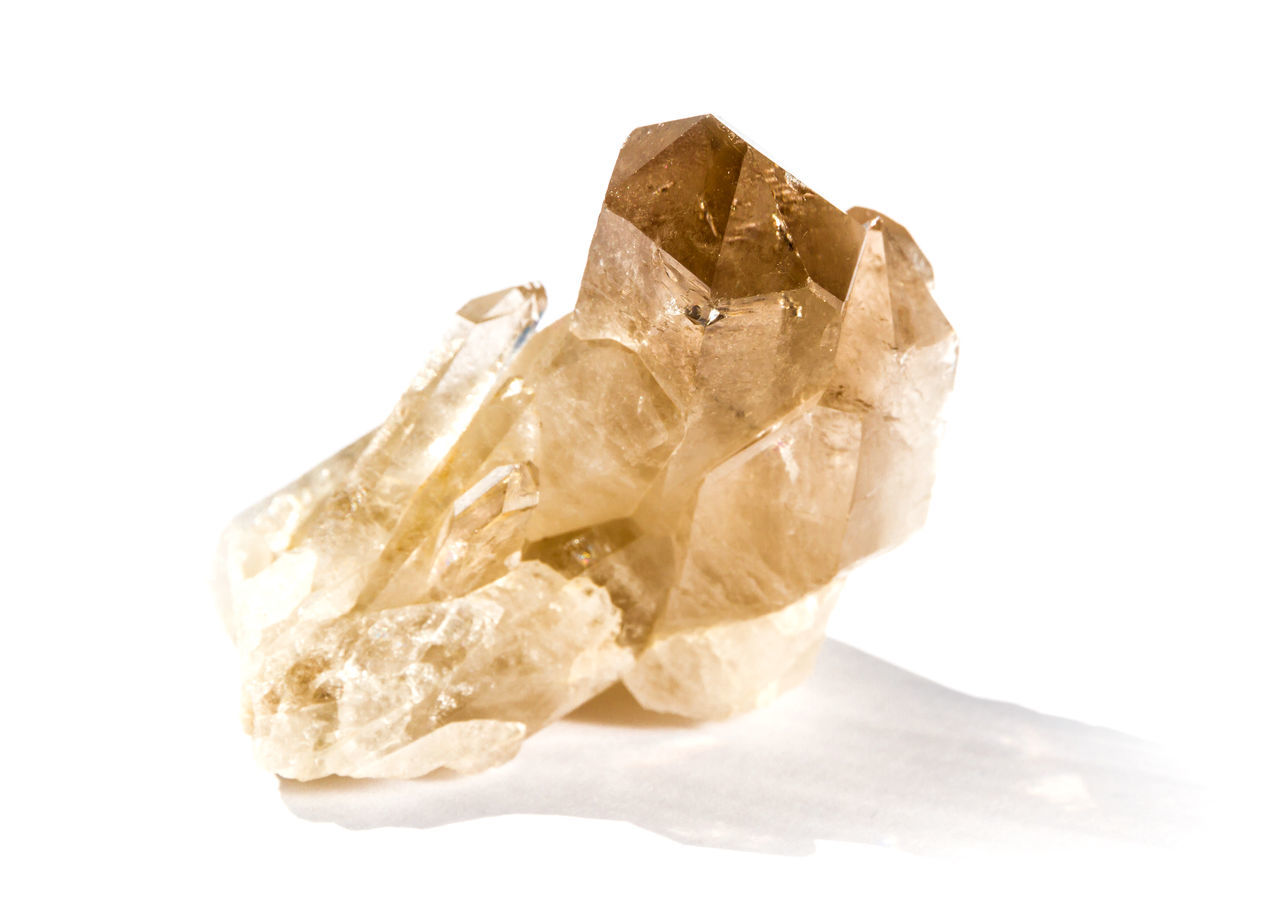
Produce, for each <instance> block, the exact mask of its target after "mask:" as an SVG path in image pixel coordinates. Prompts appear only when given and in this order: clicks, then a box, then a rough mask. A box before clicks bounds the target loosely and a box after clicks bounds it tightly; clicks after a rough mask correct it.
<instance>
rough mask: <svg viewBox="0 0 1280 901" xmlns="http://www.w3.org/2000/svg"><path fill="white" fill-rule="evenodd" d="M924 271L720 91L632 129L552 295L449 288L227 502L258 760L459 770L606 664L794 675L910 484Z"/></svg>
mask: <svg viewBox="0 0 1280 901" xmlns="http://www.w3.org/2000/svg"><path fill="white" fill-rule="evenodd" d="M931 282H932V271H931V269H930V267H929V264H928V262H927V261H926V260H925V258H924V255H923V254H922V253H921V252H920V250H919V248H917V247H916V245H915V243H914V242H913V241H912V239H911V237H910V235H909V234H908V233H907V232H906V230H905V229H903V228H902V227H901V226H899V225H898V224H897V223H895V222H893V221H892V220H889V219H887V218H885V217H884V216H881V215H880V214H878V213H875V212H873V211H871V210H866V209H861V208H854V209H851V210H849V211H847V212H843V211H841V210H839V209H838V208H836V207H834V206H832V205H831V204H830V203H828V202H827V201H825V200H823V199H822V198H821V197H819V196H818V195H817V194H815V193H813V192H812V191H810V190H809V189H808V188H807V187H805V186H804V185H803V184H801V183H800V182H799V181H797V180H796V179H795V178H794V177H793V176H791V175H790V174H789V173H787V172H785V171H783V170H782V169H780V168H779V167H778V166H777V165H775V164H774V163H773V162H771V161H770V160H768V159H767V158H765V157H764V156H762V155H761V154H760V153H759V152H757V151H756V150H755V149H753V148H752V147H750V146H749V145H747V144H746V143H745V142H743V141H742V140H741V139H740V138H739V137H738V136H737V135H735V134H734V133H733V132H731V131H729V130H728V129H727V128H726V127H725V126H724V125H722V124H721V123H720V122H719V121H718V120H716V119H714V118H712V117H710V116H704V117H699V118H695V119H685V120H680V121H676V122H667V123H663V124H659V125H654V126H650V127H647V128H641V129H637V130H636V131H635V132H633V133H632V135H631V136H630V138H628V140H627V143H626V145H625V146H624V147H623V149H622V151H621V153H620V154H619V156H618V161H617V164H616V166H615V168H614V172H613V176H612V178H611V180H610V182H609V188H608V191H607V193H606V195H605V201H604V205H603V209H602V210H601V213H600V219H599V222H598V225H597V227H596V233H595V237H594V239H593V241H592V244H591V248H590V252H589V256H588V260H587V266H586V271H585V273H584V275H583V279H582V287H581V291H580V294H579V297H578V303H577V306H576V307H575V309H574V312H573V313H572V314H571V315H570V316H568V317H566V318H564V319H561V320H559V321H557V322H555V323H554V324H552V325H551V326H549V327H547V328H545V329H543V330H541V331H538V332H534V331H533V330H534V327H535V325H536V323H537V321H538V318H539V317H540V315H541V313H542V311H543V309H544V308H545V298H544V296H543V294H542V291H541V289H540V288H537V287H535V286H526V287H519V288H513V289H510V290H508V291H503V292H499V293H497V294H493V295H490V296H487V297H483V298H479V299H477V300H474V301H472V302H471V303H469V304H467V305H466V306H465V307H463V309H462V310H460V311H459V313H458V315H457V317H456V320H455V323H454V326H453V327H452V329H450V330H449V332H448V333H447V334H446V335H445V336H444V338H443V340H442V342H441V344H440V346H439V348H438V349H437V350H436V351H435V353H434V354H433V356H432V357H431V358H430V359H429V360H428V362H427V364H426V365H425V366H424V368H423V370H422V372H421V373H420V374H419V376H418V377H417V378H416V379H415V380H414V383H413V384H412V385H411V386H410V388H409V390H408V391H407V392H406V393H405V394H404V396H403V397H402V398H401V399H400V401H399V403H398V404H397V405H396V407H395V409H394V410H393V411H392V413H391V415H390V416H389V417H388V419H387V420H386V422H385V423H383V425H382V426H380V427H379V428H378V429H376V430H375V431H374V432H372V433H370V434H369V435H367V436H365V437H364V438H361V439H359V440H358V441H356V442H355V443H353V444H352V445H350V446H349V447H347V448H345V449H343V450H342V451H340V452H339V453H337V454H336V455H334V456H333V457H331V458H330V459H329V460H326V461H325V462H324V463H322V464H320V465H319V466H317V467H316V468H315V469H313V470H312V471H310V472H309V473H307V474H306V475H304V476H303V477H302V478H300V479H299V480H298V481H297V482H295V483H293V484H292V485H289V486H287V487H286V488H284V489H282V490H281V491H280V492H278V493H277V494H275V495H274V496H272V497H270V498H268V499H266V500H264V501H263V502H262V503H260V504H259V505H257V506H256V507H254V508H251V509H250V510H248V511H246V512H245V513H244V514H242V515H241V516H240V517H239V518H237V519H236V521H235V522H233V523H232V524H231V526H230V527H229V528H228V529H227V531H226V533H225V535H224V537H223V541H222V547H221V552H220V555H219V567H218V576H217V577H218V582H219V589H220V597H221V603H222V604H223V611H224V614H225V616H226V619H227V622H228V626H229V628H230V630H231V632H232V635H233V637H234V639H235V641H236V644H237V646H238V648H239V650H240V655H241V660H242V666H243V675H244V683H243V697H244V713H245V726H246V729H247V731H248V732H249V734H250V735H251V736H252V738H253V742H254V748H255V753H256V755H257V757H258V759H259V760H260V761H261V762H262V764H263V765H264V766H266V767H267V768H269V769H271V770H272V771H274V772H277V773H279V774H281V775H284V776H288V777H292V778H297V779H313V778H318V777H322V776H326V775H330V774H341V775H349V776H390V777H398V778H411V777H414V776H419V775H423V774H425V773H428V772H431V771H432V770H434V769H437V768H439V767H448V768H451V769H454V770H458V771H469V770H476V769H481V768H484V767H487V766H491V765H493V764H496V763H500V762H502V761H504V760H506V759H508V758H509V757H510V756H511V755H513V754H514V753H515V752H516V750H517V749H518V748H519V745H520V743H521V741H522V740H523V739H524V737H525V736H527V735H528V734H529V733H530V732H532V731H534V730H536V729H538V728H540V727H542V726H544V725H546V724H547V723H548V722H550V721H552V720H554V719H556V718H557V717H560V716H562V715H564V714H565V713H567V712H569V711H570V710H572V709H573V708H574V707H576V706H578V705H579V704H581V703H582V702H584V701H586V700H587V699H589V698H590V697H592V696H593V695H595V694H597V693H599V692H601V691H603V690H604V689H606V688H608V687H609V686H610V685H612V684H614V683H615V682H617V681H618V680H621V681H622V682H623V683H624V684H625V685H626V687H627V689H628V690H629V691H630V692H631V693H632V694H633V695H634V696H635V698H636V699H637V700H638V701H639V702H640V703H641V704H643V705H644V706H645V707H648V708H650V709H653V710H659V711H665V712H670V713H676V714H680V715H683V716H688V717H697V718H711V717H724V716H730V715H733V714H736V713H740V712H743V711H746V710H750V709H752V708H754V707H757V706H759V705H761V704H763V703H767V702H768V701H769V700H771V699H772V698H773V697H775V696H776V695H777V694H778V693H779V692H781V691H784V690H786V689H787V688H789V687H791V686H793V685H795V684H796V683H798V682H799V681H801V680H802V679H803V678H804V677H805V676H806V675H807V673H808V671H809V669H810V667H811V665H812V662H813V658H814V655H815V654H816V652H817V649H818V646H819V644H820V643H821V640H822V636H823V631H824V628H825V624H826V619H827V616H828V614H829V612H830V609H831V605H832V603H833V602H834V600H835V597H836V595H837V594H838V592H839V589H840V586H841V584H842V582H843V577H844V574H845V572H846V571H847V570H848V568H849V567H850V566H851V565H852V564H854V563H855V562H857V561H858V560H859V559H861V558H863V557H865V556H867V555H868V554H870V553H873V552H875V551H878V550H880V549H883V548H885V547H888V546H890V545H893V544H895V543H897V542H898V541H900V540H902V539H903V538H904V537H906V535H907V534H909V533H910V532H911V531H912V530H914V529H915V528H917V527H918V526H919V525H920V524H921V522H922V521H923V519H924V516H925V512H926V509H927V507H928V500H929V492H930V488H931V485H932V481H933V456H934V451H935V448H936V445H937V438H938V427H939V417H940V411H941V406H942V403H943V401H944V399H945V397H946V395H947V394H948V392H949V391H950V388H951V384H952V380H953V375H954V369H955V359H956V341H955V335H954V333H953V332H952V330H951V327H950V326H949V325H948V323H947V321H946V319H945V318H944V317H943V315H942V313H941V312H940V311H939V310H938V308H937V306H936V305H935V304H934V302H933V299H932V297H931V296H930V293H929V286H930V284H931Z"/></svg>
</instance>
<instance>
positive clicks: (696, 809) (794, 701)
mask: <svg viewBox="0 0 1280 901" xmlns="http://www.w3.org/2000/svg"><path fill="white" fill-rule="evenodd" d="M280 794H281V797H282V798H283V800H284V803H285V804H286V805H287V806H288V808H289V809H290V810H291V811H292V812H293V813H294V814H295V815H297V816H299V817H302V818H304V819H307V820H315V821H324V822H334V823H338V824H339V825H342V826H345V827H347V828H351V829H367V828H374V827H380V826H399V827H413V828H431V827H434V826H441V825H445V824H448V823H455V822H460V821H464V820H473V819H478V818H481V817H490V816H503V815H508V814H547V815H559V816H574V817H585V818H592V819H607V820H622V821H628V822H631V823H634V824H636V825H638V826H641V827H643V828H645V829H649V830H651V831H653V832H657V833H659V834H661V835H665V836H668V837H669V838H672V839H675V840H677V841H680V842H684V843H688V844H697V845H709V846H715V847H721V848H731V849H739V850H753V851H765V852H773V853H783V854H803V853H807V852H810V851H812V850H813V848H814V842H815V841H816V840H819V839H821V840H828V841H829V840H837V841H846V842H860V843H870V844H876V845H887V846H892V847H897V848H901V849H904V850H907V851H911V852H916V853H926V854H939V853H948V852H953V851H963V850H968V849H990V850H1010V851H1016V850H1062V849H1070V848H1105V847H1114V846H1116V845H1127V844H1142V845H1148V846H1163V847H1174V846H1180V845H1182V844H1184V843H1187V842H1190V841H1194V840H1195V838H1196V836H1197V835H1198V833H1199V831H1200V829H1201V825H1202V817H1203V814H1202V809H1203V807H1204V804H1205V793H1204V791H1203V790H1202V789H1200V788H1198V787H1196V786H1194V785H1192V784H1190V783H1189V782H1187V781H1186V780H1185V779H1184V778H1182V777H1181V776H1180V775H1179V773H1178V771H1177V769H1176V767H1175V766H1174V765H1173V764H1172V762H1171V761H1170V760H1169V759H1168V758H1167V757H1166V756H1165V755H1164V754H1163V753H1162V752H1161V750H1160V749H1159V748H1158V747H1157V746H1155V745H1152V744H1149V743H1147V742H1144V741H1141V740H1138V739H1135V738H1132V737H1130V736H1127V735H1123V734H1121V733H1118V732H1113V731H1110V730H1107V729H1100V728H1096V727H1092V726H1087V725H1084V724H1081V723H1076V722H1072V721H1069V720H1063V719H1058V718H1056V717H1051V716H1044V715H1042V714H1038V713H1035V712H1033V711H1030V710H1026V709H1024V708H1021V707H1017V706H1014V705H1011V704H1005V703H1001V702H996V701H987V700H982V699H978V698H973V697H969V696H968V695H964V694H960V693H959V692H955V691H952V690H950V689H947V688H944V687H942V686H940V685H937V684H935V683H933V682H930V681H928V680H926V679H923V678H921V677H919V676H915V675H913V674H911V673H909V672H906V671H905V670H902V669H899V668H898V667H895V666H892V665H890V664H888V663H885V662H883V661H881V660H878V659H876V658H874V657H871V656H870V655H867V654H864V653H862V652H861V651H858V650H856V649H854V648H852V647H849V646H848V645H844V644H841V643H839V642H836V641H831V640H828V641H827V643H826V645H825V646H824V647H823V650H822V653H821V655H820V657H819V660H818V664H817V667H816V669H815V671H814V674H813V676H812V677H811V678H810V679H809V680H808V682H806V683H805V684H804V685H803V686H802V687H801V688H799V689H796V690H795V691H793V692H790V693H789V694H787V695H784V696H783V697H781V698H780V699H778V700H777V701H776V702H774V703H773V704H772V705H770V706H769V707H767V708H765V709H763V710H760V711H758V712H756V713H752V714H749V715H747V716H742V717H738V718H736V719H733V720H729V721H726V722H717V723H691V722H689V721H686V720H683V719H680V718H678V717H671V716H665V715H662V714H656V713H652V712H649V711H647V710H644V709H642V708H640V707H639V706H638V705H637V704H636V703H635V702H634V701H633V700H632V699H631V697H630V696H629V695H628V694H627V693H626V692H625V691H624V690H623V689H621V688H620V687H617V688H614V689H612V690H610V691H609V692H606V693H605V694H603V695H601V696H600V697H598V698H596V699H594V700H593V701H591V702H590V703H588V704H586V705H585V706H584V707H582V708H580V709H579V710H578V711H576V712H575V713H574V714H573V715H571V716H570V717H568V718H567V719H565V720H563V721H561V722H559V723H556V724H553V725H552V726H550V727H549V728H547V729H545V730H543V731H542V732H541V733H539V734H537V735H536V736H534V737H533V738H532V739H531V740H530V741H529V742H527V743H526V745H525V746H524V748H523V749H522V750H521V751H520V754H519V755H518V756H517V757H516V759H515V760H513V761H512V762H511V763H509V764H506V765H505V766H501V767H498V768H496V769H494V770H490V771H487V772H484V773H479V774H475V775H469V776H459V777H451V776H450V777H437V778H426V779H419V780H414V781H409V782H396V781H388V780H352V779H343V778H337V777H331V778H329V779H324V780H320V781H317V782H309V783H300V782H293V781H290V780H283V779H282V780H281V782H280Z"/></svg>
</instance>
